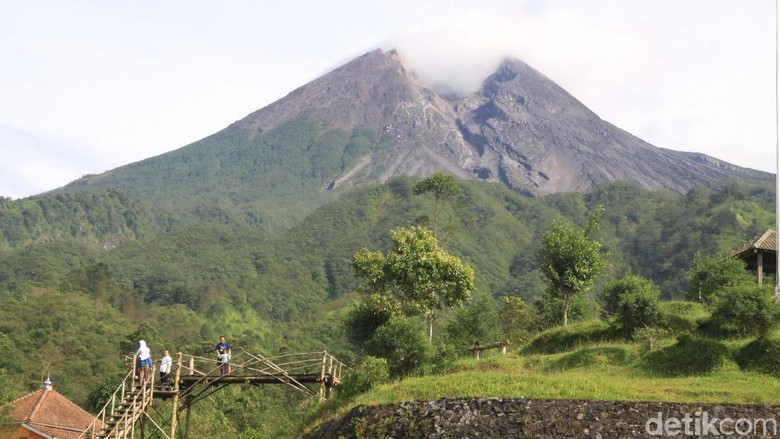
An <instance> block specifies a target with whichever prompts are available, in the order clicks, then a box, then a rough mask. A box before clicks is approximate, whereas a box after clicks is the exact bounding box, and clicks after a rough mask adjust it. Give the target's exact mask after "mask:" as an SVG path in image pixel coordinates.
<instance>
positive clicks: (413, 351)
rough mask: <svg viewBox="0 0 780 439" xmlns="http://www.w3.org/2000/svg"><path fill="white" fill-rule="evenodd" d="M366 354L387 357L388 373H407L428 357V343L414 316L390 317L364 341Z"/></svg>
mask: <svg viewBox="0 0 780 439" xmlns="http://www.w3.org/2000/svg"><path fill="white" fill-rule="evenodd" d="M366 348H367V351H368V353H369V354H370V355H373V356H376V357H382V358H385V359H387V366H388V368H389V370H390V375H391V376H394V377H398V376H404V375H409V374H411V373H412V372H414V371H416V370H417V368H419V367H420V366H422V365H423V364H424V363H425V362H426V361H427V360H428V359H429V358H430V350H431V345H430V343H429V342H428V338H427V337H426V336H425V334H424V332H423V330H422V323H421V322H420V321H419V319H417V318H406V317H393V318H391V319H390V320H389V321H388V322H387V323H385V324H384V325H382V326H380V327H379V328H377V330H376V332H375V333H374V336H373V337H371V340H369V341H368V343H367V346H366Z"/></svg>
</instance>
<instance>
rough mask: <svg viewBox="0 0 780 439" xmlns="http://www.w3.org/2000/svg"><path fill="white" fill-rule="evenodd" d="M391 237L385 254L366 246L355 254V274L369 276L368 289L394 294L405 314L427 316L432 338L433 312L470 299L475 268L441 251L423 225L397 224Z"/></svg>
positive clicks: (430, 338) (374, 291) (429, 336)
mask: <svg viewBox="0 0 780 439" xmlns="http://www.w3.org/2000/svg"><path fill="white" fill-rule="evenodd" d="M390 237H391V238H392V240H393V245H392V248H391V249H390V250H389V251H388V252H387V255H386V256H385V255H383V254H382V253H381V252H372V251H369V250H367V249H365V248H364V249H361V250H360V251H358V252H357V253H356V254H355V257H354V261H353V266H354V269H355V273H356V275H357V276H359V277H363V278H366V279H368V281H369V283H368V286H367V287H368V290H369V291H370V292H373V293H379V294H383V295H389V296H391V297H394V298H395V299H396V300H397V301H398V302H399V303H401V304H402V306H403V312H404V313H405V314H406V315H422V316H424V317H426V318H427V319H428V322H429V329H428V338H429V340H432V339H433V316H434V313H435V311H436V310H439V309H441V308H442V307H445V306H446V307H453V306H457V305H460V304H462V303H464V302H466V301H468V300H469V299H470V298H471V290H472V289H473V288H474V270H473V269H472V268H471V267H470V266H469V265H468V264H465V263H463V262H462V261H461V260H460V259H458V258H456V257H454V256H451V255H448V254H447V253H446V252H444V250H442V249H441V247H439V244H438V242H437V240H436V238H435V237H434V236H433V234H431V232H430V231H429V230H428V229H426V228H424V227H411V228H403V227H399V228H397V229H393V230H391V231H390Z"/></svg>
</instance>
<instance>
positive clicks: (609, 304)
mask: <svg viewBox="0 0 780 439" xmlns="http://www.w3.org/2000/svg"><path fill="white" fill-rule="evenodd" d="M639 291H653V292H657V291H658V287H657V286H655V284H654V283H653V281H651V280H649V279H645V278H644V277H642V276H636V275H628V276H626V277H624V278H623V279H620V280H613V281H611V282H609V283H608V284H607V285H606V286H605V287H604V291H603V292H602V293H601V305H602V310H603V311H604V314H606V315H607V316H615V315H616V314H617V313H618V308H619V307H620V302H621V301H622V300H623V297H625V296H627V295H629V294H633V293H636V292H639Z"/></svg>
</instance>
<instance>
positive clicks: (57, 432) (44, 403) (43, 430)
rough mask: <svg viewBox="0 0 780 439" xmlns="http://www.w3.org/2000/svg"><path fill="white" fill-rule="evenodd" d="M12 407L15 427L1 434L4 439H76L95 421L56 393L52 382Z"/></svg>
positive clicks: (88, 414)
mask: <svg viewBox="0 0 780 439" xmlns="http://www.w3.org/2000/svg"><path fill="white" fill-rule="evenodd" d="M9 405H10V407H11V417H12V418H13V421H14V427H13V428H11V429H8V430H5V429H4V430H0V439H76V438H78V437H79V435H81V432H82V431H84V430H85V429H86V428H87V427H88V426H89V425H90V424H91V423H92V420H93V419H94V418H95V417H94V415H91V414H90V413H89V412H87V411H86V410H84V409H82V408H81V407H79V406H77V405H76V404H75V403H73V402H71V401H70V400H68V399H67V398H65V397H64V396H62V395H60V394H59V393H58V392H57V391H56V390H54V389H53V388H52V385H51V381H50V380H49V379H48V378H47V379H46V381H45V382H44V383H43V386H41V388H40V389H38V390H36V391H35V392H32V393H30V394H27V395H25V396H23V397H21V398H19V399H17V400H15V401H13V402H11V403H10V404H9Z"/></svg>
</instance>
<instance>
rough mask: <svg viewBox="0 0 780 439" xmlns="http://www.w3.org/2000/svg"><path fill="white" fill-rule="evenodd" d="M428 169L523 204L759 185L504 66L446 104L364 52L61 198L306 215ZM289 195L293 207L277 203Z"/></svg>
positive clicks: (76, 185) (392, 55) (755, 176)
mask: <svg viewBox="0 0 780 439" xmlns="http://www.w3.org/2000/svg"><path fill="white" fill-rule="evenodd" d="M435 171H444V172H446V173H449V174H453V175H455V176H457V177H458V178H462V179H477V180H483V181H488V182H501V183H503V184H505V185H506V186H508V187H510V188H512V189H514V190H516V191H519V192H521V193H525V194H529V195H540V194H548V193H554V192H565V191H586V190H588V189H590V188H593V187H594V186H596V185H599V184H602V183H606V182H610V181H618V180H625V181H629V182H632V183H634V184H636V185H638V186H640V187H643V188H648V189H664V190H669V191H673V192H678V193H685V192H687V191H689V190H690V189H692V188H696V187H707V188H713V187H718V186H721V185H723V184H724V183H725V182H727V181H730V180H739V179H745V180H754V181H757V180H768V179H770V178H771V177H772V176H771V174H768V173H765V172H760V171H754V170H750V169H746V168H741V167H738V166H735V165H732V164H729V163H726V162H723V161H721V160H718V159H716V158H713V157H709V156H706V155H704V154H697V153H689V152H679V151H672V150H668V149H661V148H657V147H654V146H652V145H650V144H648V143H647V142H644V141H642V140H641V139H639V138H637V137H635V136H633V135H631V134H629V133H627V132H625V131H623V130H621V129H620V128H618V127H616V126H614V125H612V124H610V123H608V122H606V121H604V120H601V119H600V118H599V117H598V116H597V115H596V114H594V113H593V112H592V111H590V110H589V109H588V108H587V107H586V106H585V105H583V104H582V103H581V102H579V101H578V100H577V99H575V98H574V97H572V96H571V95H570V94H569V93H567V92H566V91H565V90H563V89H562V88H561V87H559V86H558V85H556V84H555V83H554V82H553V81H551V80H550V79H548V78H546V77H545V76H544V75H542V74H541V73H539V72H537V71H536V70H534V69H533V68H531V67H530V66H528V65H526V64H525V63H523V62H522V61H520V60H517V59H506V60H505V61H504V62H503V63H501V64H500V66H499V67H498V68H497V70H496V71H495V72H494V73H493V74H492V75H490V76H489V77H488V78H487V79H485V81H484V82H483V83H482V86H481V88H480V89H479V90H478V91H477V92H475V93H471V94H468V95H466V96H463V97H459V96H454V95H441V94H439V93H437V92H435V91H434V90H433V89H432V88H430V87H428V86H427V85H426V84H423V83H422V82H421V81H420V80H419V79H418V78H417V77H416V76H415V75H414V73H413V72H411V71H409V70H407V69H406V68H405V67H404V65H403V64H402V61H401V57H400V56H399V55H398V53H397V52H395V51H392V50H391V51H387V52H384V51H382V50H374V51H371V52H369V53H366V54H364V55H362V56H360V57H358V58H356V59H354V60H352V61H350V62H348V63H347V64H345V65H343V66H341V67H339V68H337V69H335V70H333V71H332V72H330V73H328V74H326V75H324V76H322V77H320V78H318V79H316V80H314V81H312V82H310V83H308V84H306V85H304V86H302V87H300V88H298V89H296V90H294V91H292V92H291V93H290V94H288V95H287V96H285V97H284V98H282V99H280V100H278V101H276V102H274V103H272V104H270V105H268V106H267V107H265V108H262V109H260V110H258V111H256V112H254V113H252V114H250V115H249V116H247V117H246V118H244V119H242V120H240V121H237V122H235V123H233V124H232V125H230V126H229V127H227V128H226V129H225V130H223V131H220V132H219V133H216V134H214V135H212V136H210V137H207V138H205V139H203V140H201V141H198V142H195V143H193V144H191V145H189V146H186V147H184V148H181V149H178V150H175V151H173V152H170V153H167V154H163V155H160V156H157V157H153V158H150V159H147V160H144V161H141V162H138V163H134V164H131V165H127V166H123V167H120V168H117V169H115V170H112V171H109V172H106V173H104V174H101V175H97V176H89V177H86V178H82V179H80V180H77V181H75V182H73V183H71V184H69V185H67V186H66V187H65V188H63V189H61V190H65V191H75V190H83V189H88V188H93V189H103V188H116V189H118V190H121V191H127V192H129V193H131V194H135V195H137V196H141V197H142V198H149V199H151V200H152V201H156V202H161V203H165V204H170V205H173V206H176V205H178V206H181V207H188V206H189V208H192V206H195V205H197V206H198V208H199V209H208V208H209V207H208V206H210V207H215V208H219V206H221V205H224V204H225V203H229V204H231V205H248V206H249V205H252V206H253V207H251V209H249V210H256V209H257V208H258V206H259V205H260V204H261V205H262V206H263V210H265V208H267V207H272V208H273V207H282V208H284V207H287V208H289V207H290V206H289V204H290V203H293V204H295V203H303V204H307V205H309V208H310V209H313V207H314V206H316V205H319V204H321V203H322V202H325V200H327V199H329V194H331V193H335V192H339V191H341V190H344V189H347V188H349V187H352V186H355V185H358V184H361V183H364V182H368V181H376V180H379V181H386V180H388V179H389V178H392V177H394V176H399V175H429V174H431V173H433V172H435ZM293 193H295V194H298V195H304V196H303V197H298V198H296V200H294V201H290V200H291V198H290V197H289V195H291V194H293ZM258 203H259V204H258ZM269 203H270V204H269ZM263 221H264V220H263ZM263 221H261V222H263Z"/></svg>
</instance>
